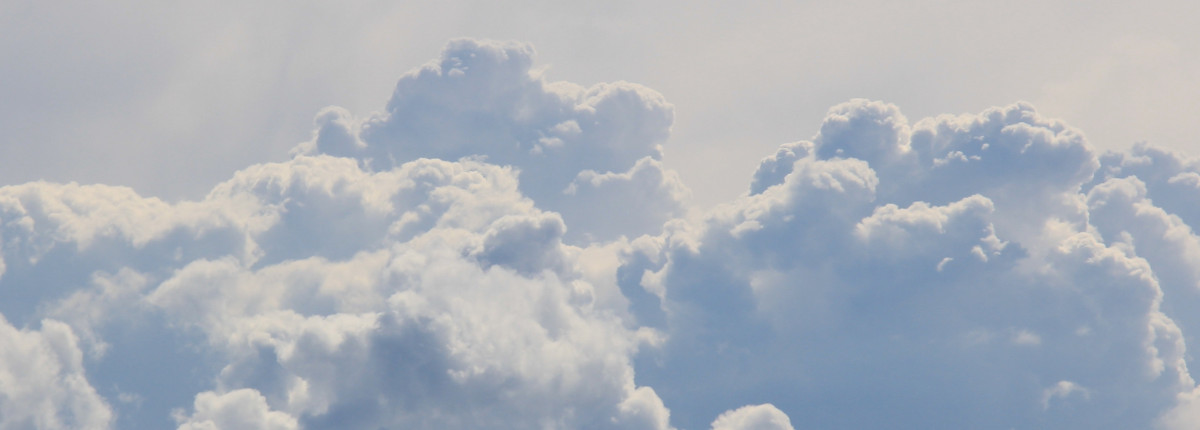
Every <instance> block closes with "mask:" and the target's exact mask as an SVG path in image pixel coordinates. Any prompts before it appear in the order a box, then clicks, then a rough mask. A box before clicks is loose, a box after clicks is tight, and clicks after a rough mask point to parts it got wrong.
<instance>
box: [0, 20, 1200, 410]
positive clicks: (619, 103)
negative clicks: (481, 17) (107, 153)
mask: <svg viewBox="0 0 1200 430" xmlns="http://www.w3.org/2000/svg"><path fill="white" fill-rule="evenodd" d="M537 70H538V69H537V68H536V67H535V66H534V63H533V54H532V49H531V48H530V47H529V46H527V45H521V44H513V43H496V42H480V41H472V40H461V41H455V42H452V43H451V44H450V45H449V46H448V47H447V49H446V51H445V52H444V53H443V55H442V56H441V58H439V59H437V60H435V61H434V62H432V63H430V64H428V65H426V66H424V67H422V68H419V69H417V70H415V71H413V72H410V73H408V74H406V75H404V76H403V77H401V78H400V81H399V83H398V84H397V87H396V90H395V92H394V94H393V95H392V98H391V100H390V101H389V102H388V105H387V106H386V109H385V110H384V111H382V112H378V113H374V114H369V115H366V116H362V117H358V116H355V115H354V114H351V113H350V112H348V111H346V110H344V109H340V108H329V109H326V110H324V111H322V112H320V113H319V114H318V115H317V121H316V122H317V129H316V131H315V132H314V137H313V139H312V140H311V141H309V142H307V143H304V144H302V145H300V146H299V147H298V148H297V149H296V150H295V151H294V152H293V154H292V155H293V157H292V158H291V159H290V160H287V161H283V162H277V163H266V164H259V165H254V166H249V167H246V168H244V169H243V170H241V171H239V172H237V173H236V174H234V175H233V176H232V177H231V178H229V179H228V180H226V181H224V182H222V183H219V184H216V185H215V186H214V187H213V188H212V190H211V191H210V192H209V193H208V195H207V196H206V197H204V198H203V199H199V200H195V201H183V202H175V203H171V202H164V201H161V200H158V199H154V198H148V197H143V196H141V195H139V194H138V193H137V192H135V191H134V190H132V189H129V188H123V187H113V186H106V185H79V184H54V183H45V182H35V183H26V184H16V185H10V186H5V187H0V262H2V264H0V315H2V316H3V317H2V318H0V346H4V347H3V348H0V412H2V413H0V428H37V429H54V428H98V429H103V428H164V427H170V426H174V427H176V428H180V429H189V430H192V429H228V428H275V429H326V428H329V429H332V428H366V429H375V428H392V427H397V428H481V427H486V428H650V429H670V428H684V429H701V428H712V429H714V430H724V429H791V428H890V427H913V428H947V427H949V428H955V427H958V428H1010V427H1015V428H1106V427H1119V428H1152V427H1155V426H1157V427H1159V428H1171V429H1174V428H1190V427H1194V426H1195V423H1196V421H1195V420H1196V418H1195V417H1197V416H1200V412H1198V411H1200V407H1197V405H1198V404H1200V401H1197V400H1196V399H1197V398H1198V397H1200V395H1198V394H1197V393H1200V389H1198V388H1197V385H1196V383H1195V381H1194V379H1193V376H1192V375H1191V374H1190V369H1191V368H1192V367H1193V366H1195V364H1194V363H1193V362H1192V358H1191V357H1190V355H1189V353H1188V350H1187V346H1188V345H1189V343H1193V339H1194V336H1196V333H1200V318H1198V317H1196V316H1195V313H1194V312H1191V310H1192V309H1194V308H1195V306H1196V305H1200V288H1198V286H1200V272H1197V270H1198V269H1197V267H1200V264H1197V261H1198V260H1197V259H1198V258H1200V238H1198V237H1197V236H1196V235H1195V233H1194V226H1195V225H1196V223H1197V222H1198V221H1200V209H1198V208H1197V206H1196V205H1195V203H1194V202H1195V201H1197V199H1196V197H1198V196H1197V195H1196V193H1197V190H1200V188H1198V185H1200V163H1198V162H1196V161H1195V160H1193V159H1190V158H1187V157H1186V156H1183V155H1181V154H1176V153H1171V152H1167V151H1163V150H1160V149H1157V148H1155V147H1151V146H1146V145H1141V146H1136V147H1134V148H1133V149H1132V150H1131V151H1129V152H1125V153H1108V154H1097V153H1096V152H1095V151H1094V150H1093V149H1092V148H1091V147H1090V146H1089V144H1088V143H1087V141H1086V140H1085V139H1084V137H1083V134H1082V133H1081V132H1079V131H1078V130H1075V129H1074V128H1072V127H1070V126H1068V125H1066V124H1064V123H1063V122H1061V121H1057V120H1054V119H1051V118H1046V117H1044V116H1042V115H1040V114H1039V113H1038V112H1037V111H1036V110H1035V109H1034V108H1033V107H1032V106H1030V105H1028V104H1025V103H1017V104H1013V105H1010V106H1003V107H997V108H992V109H988V110H986V111H984V112H981V113H978V114H962V115H943V116H937V117H933V118H925V119H920V120H917V121H915V122H912V121H910V120H909V119H908V118H907V117H905V116H904V115H903V114H902V113H901V111H900V109H899V108H898V107H896V106H894V105H890V104H887V103H882V102H875V101H867V100H853V101H850V102H847V103H844V104H841V105H838V106H835V107H833V108H832V109H831V110H830V112H829V114H828V116H827V117H826V119H825V121H824V123H823V124H822V126H821V128H820V131H819V132H818V133H817V135H816V136H814V137H813V138H812V139H811V140H810V141H797V142H792V143H786V144H784V145H781V146H780V148H779V149H778V150H777V151H776V152H775V153H773V154H768V155H767V157H765V158H764V159H763V160H762V161H761V163H760V165H759V168H758V170H757V171H756V172H755V173H754V174H753V175H752V176H751V177H748V178H746V180H747V188H748V190H747V192H746V193H745V194H744V195H743V196H741V197H739V198H737V199H735V200H733V201H730V202H727V203H725V204H723V205H719V206H717V207H715V208H713V209H711V210H708V211H705V212H694V213H687V211H686V210H685V206H684V202H685V201H686V199H687V195H688V192H689V191H688V189H687V188H686V187H685V186H684V185H683V183H682V182H681V181H680V179H679V177H678V175H676V174H675V173H674V172H672V171H671V169H670V168H669V166H667V165H666V164H664V163H663V161H662V151H663V150H664V149H663V148H662V145H663V143H664V142H665V139H666V137H667V133H668V131H669V128H670V124H671V119H672V108H671V106H670V104H668V103H666V102H665V101H664V100H663V98H662V96H660V95H658V94H657V93H654V92H653V91H651V90H649V89H646V88H644V87H640V86H637V85H634V84H628V83H615V84H599V85H596V86H593V87H590V88H584V87H580V86H577V85H574V84H569V83H558V82H554V83H552V82H547V81H545V80H544V79H543V78H542V77H541V76H540V75H539V74H538V73H537ZM793 426H795V427H793Z"/></svg>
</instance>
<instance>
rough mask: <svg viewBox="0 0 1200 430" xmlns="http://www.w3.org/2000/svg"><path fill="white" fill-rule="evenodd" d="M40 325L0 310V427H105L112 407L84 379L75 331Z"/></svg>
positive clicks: (54, 323)
mask: <svg viewBox="0 0 1200 430" xmlns="http://www.w3.org/2000/svg"><path fill="white" fill-rule="evenodd" d="M41 326H42V328H41V329H40V330H28V329H17V328H16V327H13V326H12V325H11V324H9V322H8V321H7V320H5V319H4V318H3V316H0V428H3V429H23V428H36V429H102V428H107V427H108V426H109V424H111V422H112V420H113V411H112V409H111V408H110V407H109V405H108V403H107V402H106V401H105V400H104V398H102V397H101V396H99V395H98V394H97V393H96V390H95V389H94V388H93V387H92V385H91V384H89V382H88V378H87V372H86V371H85V370H84V368H83V352H82V351H80V349H79V346H78V342H79V341H78V339H77V338H76V337H75V334H74V333H72V331H71V328H70V327H69V326H67V325H66V324H63V323H62V322H59V321H54V320H43V321H42V322H41Z"/></svg>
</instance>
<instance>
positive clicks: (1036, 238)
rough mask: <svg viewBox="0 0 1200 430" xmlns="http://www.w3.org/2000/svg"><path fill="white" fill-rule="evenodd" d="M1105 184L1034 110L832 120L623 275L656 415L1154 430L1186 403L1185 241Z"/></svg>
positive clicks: (693, 420)
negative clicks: (651, 308)
mask: <svg viewBox="0 0 1200 430" xmlns="http://www.w3.org/2000/svg"><path fill="white" fill-rule="evenodd" d="M1105 158H1106V159H1110V160H1119V157H1116V156H1106V157H1105ZM1110 163H1112V161H1110ZM1100 170H1102V169H1101V162H1100V161H1099V157H1097V155H1095V154H1094V153H1093V151H1092V150H1091V149H1090V148H1089V147H1088V145H1087V144H1086V141H1084V139H1083V137H1082V134H1081V133H1079V132H1078V131H1075V130H1074V129H1071V128H1070V127H1068V126H1066V125H1065V124H1063V123H1061V122H1058V121H1054V120H1051V119H1047V118H1044V117H1041V116H1040V115H1038V114H1037V113H1036V111H1034V110H1033V108H1032V107H1031V106H1029V105H1026V104H1016V105H1012V106H1007V107H1001V108H995V109H991V110H988V111H985V112H983V113H981V114H978V115H960V116H940V117H936V118H929V119H923V120H920V121H918V122H916V123H909V122H908V120H907V119H906V118H905V117H904V116H903V115H902V114H900V112H899V110H898V109H897V108H896V107H895V106H891V105H886V104H883V103H879V102H870V101H863V100H856V101H852V102H849V103H846V104H843V105H839V106H836V107H834V108H833V109H831V111H830V115H829V116H828V117H827V119H826V121H825V123H824V125H822V127H821V131H820V133H819V134H818V135H817V136H816V137H815V138H814V139H813V141H812V142H797V143H790V144H786V145H783V146H782V147H781V148H780V150H779V151H778V152H777V153H775V154H773V155H771V156H769V157H767V158H766V159H764V160H763V162H762V163H761V166H760V168H759V171H758V172H757V173H755V175H754V177H753V181H752V184H751V188H750V192H749V193H748V194H747V195H746V196H744V197H743V198H741V199H739V200H737V201H734V202H731V203H729V204H726V205H724V206H722V207H720V208H718V209H716V210H714V211H713V212H712V213H710V214H708V215H707V216H706V217H704V218H703V219H701V220H697V221H691V222H687V223H684V224H683V225H676V226H673V228H672V229H669V231H668V232H667V233H664V235H663V236H662V237H661V238H660V239H659V240H658V241H657V242H656V243H657V246H654V247H643V248H641V251H640V252H642V253H646V254H648V255H646V256H645V257H640V258H632V257H631V258H628V259H627V260H628V261H629V265H630V267H634V266H636V267H639V268H641V269H642V270H643V272H644V276H643V277H642V279H643V280H644V281H643V282H642V284H641V285H642V286H643V288H644V289H645V290H646V291H653V292H657V294H658V295H659V296H661V306H659V308H658V312H660V314H661V315H662V316H663V317H664V318H665V319H666V320H667V323H666V326H667V328H666V332H667V334H668V340H667V342H666V343H665V345H664V346H663V347H662V348H661V349H660V350H658V351H652V352H648V353H646V355H647V356H646V357H645V358H644V359H640V360H639V361H638V364H639V365H638V367H637V372H638V379H639V381H645V382H646V383H648V384H649V385H651V386H654V387H656V388H657V389H658V392H659V393H660V395H662V396H663V399H664V401H665V402H666V404H667V405H672V404H693V405H703V408H702V409H703V410H704V411H705V412H708V413H711V412H709V411H712V410H719V409H722V408H730V407H736V405H738V404H747V403H754V402H761V401H763V400H767V401H770V402H771V403H772V404H773V405H775V406H776V407H778V408H779V409H780V410H782V411H785V412H786V413H787V414H788V415H790V416H791V417H792V420H793V421H796V420H800V422H802V423H805V424H812V425H816V426H831V427H839V428H842V427H844V428H869V427H892V426H902V427H946V426H949V427H976V426H984V427H986V426H1000V427H1010V426H1015V427H1029V426H1042V425H1047V424H1052V426H1055V427H1071V428H1076V427H1089V426H1109V425H1112V424H1113V423H1121V424H1120V425H1119V426H1121V427H1145V426H1148V425H1150V423H1153V422H1155V420H1156V419H1157V417H1158V416H1159V415H1160V414H1161V413H1162V412H1163V411H1165V410H1167V409H1168V408H1171V407H1172V405H1173V404H1175V403H1176V396H1179V395H1183V394H1186V393H1190V392H1191V390H1192V389H1193V386H1194V383H1193V381H1192V377H1191V376H1190V374H1189V372H1188V366H1187V363H1186V342H1185V337H1184V333H1185V332H1187V331H1188V330H1187V327H1189V325H1187V324H1184V325H1182V326H1181V323H1179V322H1177V321H1176V320H1175V319H1174V318H1175V317H1176V316H1177V315H1178V314H1179V313H1182V312H1179V311H1176V312H1169V311H1170V310H1172V309H1178V308H1172V307H1171V306H1166V305H1164V303H1165V302H1167V301H1169V298H1170V297H1168V296H1166V295H1164V291H1170V290H1171V289H1172V288H1174V287H1170V286H1168V285H1166V283H1169V282H1173V281H1172V280H1173V279H1183V280H1187V281H1189V282H1190V280H1191V279H1192V278H1191V277H1190V270H1185V269H1184V268H1185V267H1187V268H1188V269H1190V267H1191V266H1186V265H1181V264H1179V263H1178V262H1179V261H1195V260H1193V259H1190V258H1189V257H1188V256H1187V255H1188V253H1189V252H1190V248H1189V247H1190V246H1191V245H1190V243H1191V242H1189V240H1191V233H1190V229H1189V228H1188V227H1187V225H1186V224H1185V223H1184V222H1183V221H1182V220H1181V219H1180V218H1178V217H1175V216H1172V215H1170V214H1169V212H1167V211H1165V210H1163V209H1160V208H1158V207H1156V206H1154V205H1153V204H1152V203H1151V202H1150V201H1148V200H1147V199H1145V198H1144V195H1145V191H1144V188H1145V187H1142V186H1140V185H1139V183H1138V182H1136V179H1132V178H1126V179H1111V180H1108V181H1102V182H1101V183H1100V184H1099V185H1096V184H1094V181H1096V180H1095V179H1094V176H1095V175H1094V174H1095V173H1096V172H1097V171H1100ZM1108 171H1111V172H1116V171H1117V168H1115V167H1113V168H1108ZM1177 175H1178V174H1177V173H1176V174H1173V175H1172V177H1173V176H1177ZM1110 176H1121V175H1119V174H1118V173H1111V174H1110ZM1177 182H1179V181H1178V180H1177ZM1116 226H1122V227H1121V229H1120V230H1118V231H1119V232H1120V234H1114V233H1109V231H1112V230H1114V229H1116V228H1117V227H1116ZM1131 229H1137V230H1138V231H1130V230H1131ZM1141 229H1145V230H1141ZM1133 237H1139V238H1140V239H1131V238H1133ZM1138 241H1145V245H1140V246H1139V245H1137V244H1135V243H1133V242H1138ZM1142 247H1145V248H1147V249H1146V250H1145V251H1142ZM1168 256H1169V257H1168ZM645 261H657V262H658V264H657V266H656V265H653V264H650V265H647V264H645V263H644V262H645ZM1159 270H1162V271H1163V273H1164V274H1166V275H1167V276H1166V277H1162V278H1160V277H1159V276H1157V273H1158V271H1159ZM1179 272H1183V273H1182V274H1178V275H1177V274H1175V273H1179ZM1185 318H1186V317H1185ZM1102 369H1103V370H1102ZM696 374H705V375H706V377H705V378H704V379H702V380H700V383H697V380H695V379H694V375H696ZM685 381H690V382H686V383H685ZM1060 381H1067V385H1064V384H1063V383H1061V382H1060ZM683 387H686V388H683ZM1084 387H1086V388H1084ZM671 388H674V389H671ZM1082 393H1087V395H1083V394H1082ZM916 399H920V400H916ZM930 403H932V404H942V405H947V404H954V405H957V406H956V407H955V408H953V409H954V410H949V411H947V410H941V411H939V412H937V413H924V412H920V411H921V410H922V409H923V407H922V406H921V405H923V404H930ZM863 404H869V405H872V408H879V409H875V410H877V411H878V412H877V413H871V414H863V413H856V412H854V411H857V410H858V409H859V408H858V407H857V406H860V405H863ZM1116 405H1119V406H1120V407H1119V408H1114V406H1116ZM674 412H675V415H673V416H675V417H677V419H676V421H675V422H677V423H679V424H680V425H681V426H684V427H690V428H697V427H700V426H702V425H703V423H704V422H705V420H706V419H710V418H707V417H706V416H705V413H703V412H700V411H696V412H695V413H694V414H690V413H691V411H688V410H680V409H675V410H674ZM803 426H804V425H801V427H803Z"/></svg>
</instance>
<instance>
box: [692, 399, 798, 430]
mask: <svg viewBox="0 0 1200 430" xmlns="http://www.w3.org/2000/svg"><path fill="white" fill-rule="evenodd" d="M712 429H713V430H792V421H791V420H790V419H788V416H787V414H784V413H783V411H780V410H779V408H776V407H775V406H774V405H772V404H770V403H767V404H763V405H754V406H743V407H741V408H738V409H736V410H732V411H729V412H725V413H723V414H721V416H719V417H717V420H716V421H713V423H712Z"/></svg>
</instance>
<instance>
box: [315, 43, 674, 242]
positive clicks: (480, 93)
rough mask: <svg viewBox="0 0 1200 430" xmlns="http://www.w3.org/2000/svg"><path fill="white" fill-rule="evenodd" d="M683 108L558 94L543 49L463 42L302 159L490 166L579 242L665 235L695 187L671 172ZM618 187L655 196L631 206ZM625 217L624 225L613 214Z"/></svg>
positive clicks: (572, 90) (627, 93) (329, 121)
mask: <svg viewBox="0 0 1200 430" xmlns="http://www.w3.org/2000/svg"><path fill="white" fill-rule="evenodd" d="M673 118H674V108H673V107H672V106H671V105H670V104H669V103H667V102H666V101H665V100H664V99H663V97H662V95H660V94H658V93H657V92H654V91H653V90H650V89H648V88H646V87H643V86H640V85H636V84H631V83H627V82H617V83H612V84H597V85H594V86H592V87H589V88H585V87H582V86H579V85H576V84H572V83H567V82H547V81H546V80H545V79H544V78H543V77H542V76H541V75H540V73H538V72H537V71H536V70H535V69H533V48H532V47H530V46H528V45H521V44H515V43H498V42H480V41H475V40H456V41H452V42H450V44H449V45H448V46H447V47H446V50H445V51H444V52H443V53H442V57H441V58H440V59H439V60H437V61H435V62H433V63H430V64H428V65H426V66H425V67H423V68H421V69H419V70H415V71H413V72H410V73H408V74H406V75H405V76H404V77H402V78H401V79H400V81H399V83H397V84H396V90H395V92H394V93H393V94H392V98H391V100H389V101H388V104H387V107H386V109H385V111H384V112H380V113H376V114H373V115H371V116H369V117H366V118H363V119H355V118H353V117H351V116H350V113H349V112H347V111H345V110H344V109H338V108H333V109H326V110H324V111H322V112H321V113H320V114H319V115H318V116H317V124H318V129H317V131H316V133H315V136H314V139H313V140H312V141H310V142H308V143H305V144H303V145H301V146H300V147H299V148H297V151H299V152H301V153H324V154H330V155H336V156H347V157H356V158H359V159H361V160H363V163H364V164H365V165H368V166H371V168H373V169H377V170H386V169H390V168H391V167H393V166H396V165H399V164H401V163H404V162H407V161H411V160H414V159H417V158H421V157H428V158H440V159H444V160H451V161H453V160H458V159H460V158H464V157H479V158H480V159H482V160H485V161H487V162H489V163H494V164H498V165H504V166H513V167H514V168H516V169H518V170H519V171H520V177H521V191H522V192H523V193H524V194H526V195H528V196H530V197H531V198H532V199H533V200H534V201H535V202H537V203H538V205H539V206H541V207H543V208H546V209H550V210H556V211H561V212H562V213H563V215H564V217H565V218H566V220H567V222H568V224H569V225H571V226H573V228H574V230H575V231H571V233H572V237H584V236H587V237H593V238H598V239H611V238H614V237H616V236H617V235H618V234H641V233H652V232H657V231H658V228H659V227H660V226H661V225H662V223H663V222H664V221H665V220H666V219H667V218H669V217H671V216H675V215H680V214H681V213H682V208H683V207H682V199H683V198H685V197H686V195H687V192H686V187H684V186H683V184H682V183H681V182H680V181H679V179H678V178H677V177H676V175H675V174H674V172H671V171H667V170H665V169H664V167H663V165H662V163H661V162H659V161H658V160H660V159H661V158H662V149H661V148H662V144H663V143H664V142H665V141H666V139H667V136H668V134H669V129H670V126H671V122H672V120H673ZM614 187H617V188H618V189H620V188H627V189H632V190H652V191H650V192H649V193H648V194H649V195H647V196H645V197H643V198H642V199H639V200H636V201H629V200H628V198H627V196H629V195H631V194H630V193H628V192H620V191H615V192H614V191H607V190H609V189H612V188H614ZM615 208H621V209H620V210H621V212H622V213H623V214H624V216H612V215H610V214H608V213H607V212H608V211H610V210H612V209H615Z"/></svg>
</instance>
